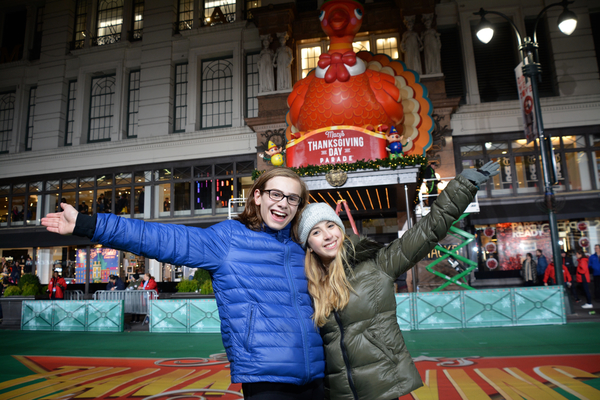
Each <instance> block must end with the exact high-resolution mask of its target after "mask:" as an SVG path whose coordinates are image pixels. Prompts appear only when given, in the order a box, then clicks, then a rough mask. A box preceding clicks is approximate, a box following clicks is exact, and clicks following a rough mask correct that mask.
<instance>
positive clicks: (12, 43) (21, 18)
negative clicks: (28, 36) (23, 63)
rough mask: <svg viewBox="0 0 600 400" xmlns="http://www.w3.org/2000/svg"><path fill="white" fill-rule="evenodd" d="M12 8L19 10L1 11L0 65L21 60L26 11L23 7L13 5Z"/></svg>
mask: <svg viewBox="0 0 600 400" xmlns="http://www.w3.org/2000/svg"><path fill="white" fill-rule="evenodd" d="M4 4H6V5H7V6H8V4H7V3H6V2H3V5H4ZM11 6H12V4H11ZM13 7H15V8H21V9H18V10H15V11H7V10H6V9H4V10H3V11H4V14H3V16H2V18H3V19H2V22H3V26H1V27H0V29H1V35H2V36H1V37H0V40H2V44H1V45H0V48H2V51H1V52H0V64H3V63H9V62H14V61H19V60H21V59H22V58H23V50H24V47H25V28H26V24H27V10H25V7H24V6H22V7H19V6H18V5H15V6H13ZM27 45H29V43H27Z"/></svg>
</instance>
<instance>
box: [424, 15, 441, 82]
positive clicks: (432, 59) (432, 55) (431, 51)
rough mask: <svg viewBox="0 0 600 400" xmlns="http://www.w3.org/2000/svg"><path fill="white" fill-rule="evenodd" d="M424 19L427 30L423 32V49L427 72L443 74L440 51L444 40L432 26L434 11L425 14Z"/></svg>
mask: <svg viewBox="0 0 600 400" xmlns="http://www.w3.org/2000/svg"><path fill="white" fill-rule="evenodd" d="M422 20H423V23H424V24H425V31H424V32H423V33H422V34H421V39H422V41H423V49H424V50H423V51H424V53H425V73H426V74H441V73H442V62H441V56H440V52H441V49H442V41H441V40H440V34H439V32H438V31H436V30H435V28H432V27H431V24H432V22H433V13H431V14H423V16H422Z"/></svg>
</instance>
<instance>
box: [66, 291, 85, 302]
mask: <svg viewBox="0 0 600 400" xmlns="http://www.w3.org/2000/svg"><path fill="white" fill-rule="evenodd" d="M64 294H65V300H83V292H82V291H81V290H65V293H64Z"/></svg>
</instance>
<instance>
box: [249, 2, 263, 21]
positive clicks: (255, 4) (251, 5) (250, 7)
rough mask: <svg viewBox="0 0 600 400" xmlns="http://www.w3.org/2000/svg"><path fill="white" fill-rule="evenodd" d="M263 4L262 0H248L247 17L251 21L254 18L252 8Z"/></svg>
mask: <svg viewBox="0 0 600 400" xmlns="http://www.w3.org/2000/svg"><path fill="white" fill-rule="evenodd" d="M260 6H261V0H249V1H248V0H246V19H247V20H248V21H250V20H251V19H252V11H251V10H252V9H253V8H258V7H260Z"/></svg>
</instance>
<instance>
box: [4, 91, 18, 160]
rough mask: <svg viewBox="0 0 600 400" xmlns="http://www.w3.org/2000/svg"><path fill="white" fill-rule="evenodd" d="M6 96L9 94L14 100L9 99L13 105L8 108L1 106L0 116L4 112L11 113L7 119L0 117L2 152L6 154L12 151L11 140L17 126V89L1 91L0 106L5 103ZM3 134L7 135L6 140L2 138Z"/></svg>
mask: <svg viewBox="0 0 600 400" xmlns="http://www.w3.org/2000/svg"><path fill="white" fill-rule="evenodd" d="M4 96H9V97H10V98H12V100H9V101H8V102H9V103H10V104H12V107H10V108H6V109H2V108H1V107H0V117H1V116H2V115H3V113H4V112H8V113H9V116H8V118H7V119H5V120H2V119H0V154H6V153H9V152H10V140H11V138H12V135H13V130H14V126H15V103H16V100H17V93H16V91H15V90H11V91H7V92H0V106H2V104H3V103H5V100H4ZM4 121H7V122H6V124H5V123H4ZM3 126H8V129H6V130H1V129H2V127H3ZM3 135H6V140H3V139H2V136H3ZM3 143H5V144H6V146H4V145H3Z"/></svg>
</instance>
